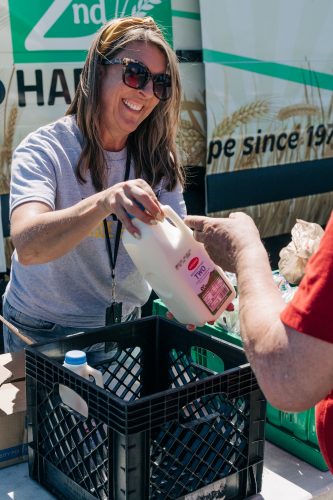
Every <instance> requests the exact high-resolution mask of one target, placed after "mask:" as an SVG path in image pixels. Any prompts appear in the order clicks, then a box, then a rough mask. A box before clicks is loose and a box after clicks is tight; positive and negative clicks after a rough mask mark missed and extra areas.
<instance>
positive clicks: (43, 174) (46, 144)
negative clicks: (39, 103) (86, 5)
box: [3, 17, 185, 351]
mask: <svg viewBox="0 0 333 500" xmlns="http://www.w3.org/2000/svg"><path fill="white" fill-rule="evenodd" d="M180 99H181V85H180V78H179V70H178V62H177V57H176V55H175V53H174V52H173V50H172V49H171V47H170V46H169V45H168V43H167V42H166V40H165V38H164V36H163V34H162V32H161V30H160V29H159V28H158V26H157V25H156V24H155V22H154V21H153V19H152V18H150V17H146V18H136V17H128V18H121V19H116V20H113V21H110V22H108V23H107V24H105V25H104V26H103V27H102V28H101V29H100V30H99V32H98V33H97V35H96V37H95V39H94V41H93V43H92V45H91V48H90V50H89V53H88V56H87V59H86V62H85V65H84V68H83V71H82V73H81V78H80V83H79V85H78V87H77V91H76V94H75V97H74V99H73V102H72V103H71V105H70V106H69V109H68V111H67V113H66V116H64V117H63V118H61V119H59V120H57V121H56V122H54V123H51V124H49V125H47V126H44V127H42V128H40V129H38V130H37V131H36V132H33V133H32V134H30V135H29V136H27V137H26V138H25V139H24V140H23V141H22V143H21V144H20V145H19V146H18V148H17V149H16V151H15V153H14V156H13V162H12V181H11V198H10V213H11V230H12V238H13V242H14V245H15V247H16V250H15V252H14V255H13V260H12V270H11V280H10V283H9V285H8V286H7V289H6V295H5V298H4V308H3V312H4V316H5V317H6V319H7V320H8V321H10V322H11V323H13V324H14V325H15V326H16V327H17V328H19V330H21V331H22V332H23V333H25V334H26V335H28V336H29V337H31V338H32V339H33V340H35V341H43V340H45V339H49V338H56V337H58V336H61V335H64V334H67V333H73V332H74V331H79V330H87V329H91V328H92V329H95V328H97V327H100V326H104V325H105V324H109V323H112V322H120V321H128V320H130V319H134V318H137V317H139V316H140V308H141V306H142V305H143V304H144V303H145V302H146V301H147V300H148V298H149V295H150V291H151V289H150V287H149V285H148V284H147V283H146V282H145V281H144V280H143V278H142V277H141V275H140V274H139V273H138V271H137V269H136V268H135V266H134V264H133V263H132V261H131V259H130V258H129V256H128V254H127V252H126V251H125V249H124V247H123V244H122V241H121V231H122V226H124V227H126V229H127V230H128V231H129V232H130V233H132V234H133V235H134V236H136V237H137V238H139V237H140V233H139V230H138V229H137V228H136V227H135V225H134V223H133V221H134V220H135V219H133V216H134V217H135V218H137V219H139V220H141V221H142V222H144V223H150V224H154V223H156V221H157V220H160V219H163V217H164V213H163V209H162V205H163V204H166V205H171V206H172V208H173V209H174V210H175V211H176V212H177V213H178V214H179V215H181V216H182V217H183V216H184V215H185V204H184V200H183V183H184V174H183V169H182V166H181V164H180V162H179V159H178V155H177V149H176V142H175V139H176V135H177V127H178V120H179V114H180ZM140 206H141V207H143V209H144V210H142V209H141V208H139V207H140ZM4 339H5V349H6V350H11V351H14V350H18V349H20V348H22V344H21V343H20V342H19V341H18V340H17V339H16V338H13V337H12V336H11V334H10V332H9V331H8V330H7V329H6V328H5V330H4Z"/></svg>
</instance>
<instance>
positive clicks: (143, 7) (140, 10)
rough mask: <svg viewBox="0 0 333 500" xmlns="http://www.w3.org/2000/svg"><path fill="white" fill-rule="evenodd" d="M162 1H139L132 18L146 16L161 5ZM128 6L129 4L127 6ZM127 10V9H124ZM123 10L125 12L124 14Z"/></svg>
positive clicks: (133, 10)
mask: <svg viewBox="0 0 333 500" xmlns="http://www.w3.org/2000/svg"><path fill="white" fill-rule="evenodd" d="M161 3H162V0H139V1H138V3H137V4H136V5H134V6H133V7H132V12H131V15H132V16H137V17H140V16H145V15H146V14H147V13H148V12H149V11H150V10H152V9H153V8H154V7H155V6H156V5H160V4H161ZM126 6H127V4H126ZM124 9H125V8H124ZM124 9H123V12H124Z"/></svg>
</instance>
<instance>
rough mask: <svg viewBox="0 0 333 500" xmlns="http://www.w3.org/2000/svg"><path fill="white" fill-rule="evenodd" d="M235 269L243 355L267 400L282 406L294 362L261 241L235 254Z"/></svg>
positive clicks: (281, 306)
mask: <svg viewBox="0 0 333 500" xmlns="http://www.w3.org/2000/svg"><path fill="white" fill-rule="evenodd" d="M236 272H237V285H238V291H239V307H240V309H239V317H240V329H241V335H242V339H243V344H244V348H245V352H246V355H247V358H248V360H249V362H250V364H251V366H252V368H253V370H254V372H255V374H256V377H257V379H258V382H259V385H260V386H261V388H262V390H263V392H264V394H265V395H266V397H267V398H268V399H269V401H271V402H272V403H275V404H276V403H278V404H279V406H281V404H283V405H284V406H286V405H288V404H289V401H288V400H286V399H288V397H289V396H288V394H287V391H286V390H285V383H286V382H287V380H286V379H288V378H289V372H290V370H289V369H290V368H291V370H293V369H294V368H295V366H292V361H291V359H292V353H291V352H290V346H289V343H288V336H287V333H286V330H285V327H284V325H283V324H282V322H281V320H280V313H281V311H282V309H283V308H284V307H285V303H284V301H283V299H282V296H281V293H280V291H279V289H278V287H277V286H276V284H275V283H274V280H273V277H272V271H271V267H270V263H269V260H268V256H267V253H266V251H265V249H264V247H263V246H262V245H261V243H259V242H258V245H256V246H255V247H253V248H252V249H249V250H248V251H246V252H243V254H242V255H241V256H239V258H238V262H237V268H236ZM294 381H295V380H294ZM289 382H290V380H289ZM290 387H292V384H291V385H290ZM292 393H293V391H292Z"/></svg>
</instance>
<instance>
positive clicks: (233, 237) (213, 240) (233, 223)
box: [184, 212, 261, 272]
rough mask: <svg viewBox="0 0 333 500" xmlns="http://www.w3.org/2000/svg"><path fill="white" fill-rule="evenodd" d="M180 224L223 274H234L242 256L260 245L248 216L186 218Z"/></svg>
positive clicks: (253, 225)
mask: <svg viewBox="0 0 333 500" xmlns="http://www.w3.org/2000/svg"><path fill="white" fill-rule="evenodd" d="M184 222H185V223H186V224H187V225H188V226H189V227H190V228H191V229H193V235H194V237H195V239H196V240H197V241H200V242H201V243H203V244H204V245H205V248H206V250H207V252H208V254H209V256H210V257H211V259H212V260H213V261H214V262H215V263H216V264H217V265H219V266H220V267H221V268H222V269H223V270H224V271H228V272H236V267H237V260H238V259H239V258H240V257H241V255H242V254H244V253H246V252H248V251H249V250H251V249H252V248H255V247H256V246H258V245H261V240H260V235H259V232H258V229H257V227H256V225H255V223H254V222H253V220H252V219H251V217H249V216H248V215H246V214H244V213H242V212H235V213H231V214H230V215H229V218H212V217H202V216H192V215H189V216H187V217H185V220H184Z"/></svg>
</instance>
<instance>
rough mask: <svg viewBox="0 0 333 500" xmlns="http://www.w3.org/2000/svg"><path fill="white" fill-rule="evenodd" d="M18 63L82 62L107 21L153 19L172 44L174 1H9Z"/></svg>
mask: <svg viewBox="0 0 333 500" xmlns="http://www.w3.org/2000/svg"><path fill="white" fill-rule="evenodd" d="M8 4H9V11H10V23H11V32H12V42H13V57H14V62H15V63H31V62H43V63H45V62H59V61H63V62H76V61H83V60H84V59H85V57H86V55H87V49H88V48H89V46H90V44H91V42H92V39H93V37H94V35H95V33H96V31H97V30H98V28H99V27H100V26H102V25H103V24H104V23H105V22H106V21H108V20H109V19H113V18H118V17H123V16H138V17H144V16H152V17H153V18H154V19H155V21H156V22H157V23H158V24H159V26H160V27H161V28H162V29H163V31H164V33H165V35H166V38H167V39H168V41H169V42H170V43H171V42H172V18H171V0H76V1H75V0H74V1H73V0H53V1H52V0H31V2H27V0H8Z"/></svg>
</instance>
